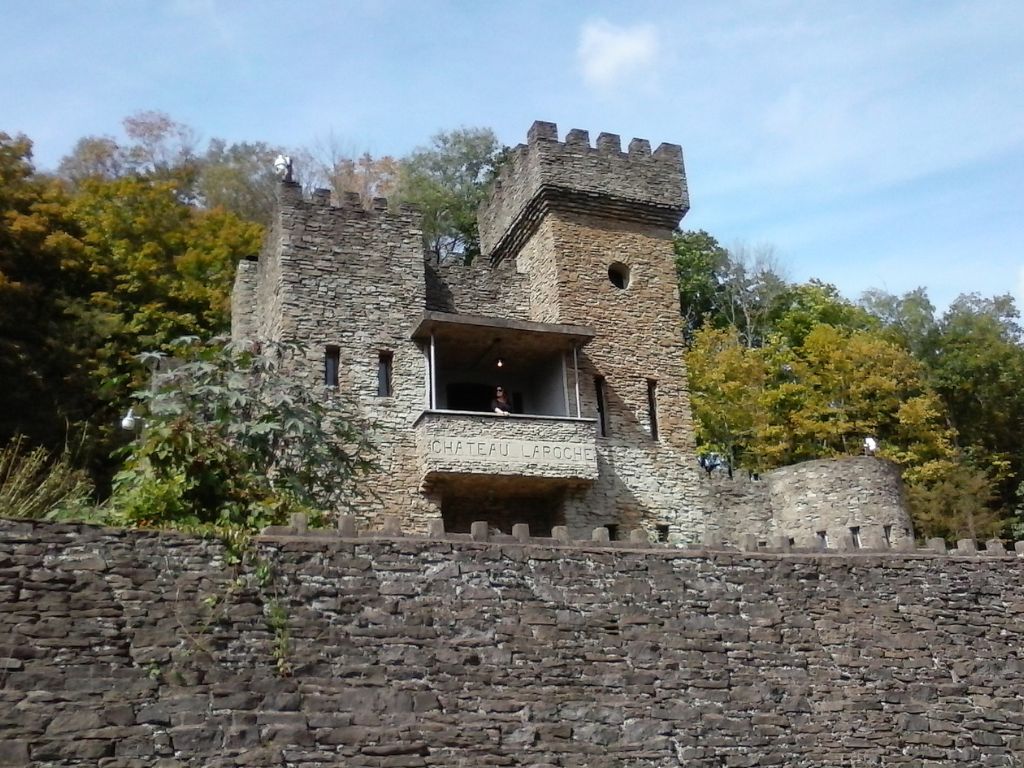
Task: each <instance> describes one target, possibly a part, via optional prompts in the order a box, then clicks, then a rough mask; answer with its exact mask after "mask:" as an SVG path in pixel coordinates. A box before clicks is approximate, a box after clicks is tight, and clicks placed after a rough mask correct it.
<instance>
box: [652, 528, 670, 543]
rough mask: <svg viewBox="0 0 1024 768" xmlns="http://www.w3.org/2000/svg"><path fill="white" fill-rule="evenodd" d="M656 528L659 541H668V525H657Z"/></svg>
mask: <svg viewBox="0 0 1024 768" xmlns="http://www.w3.org/2000/svg"><path fill="white" fill-rule="evenodd" d="M655 530H656V531H657V532H658V541H668V532H669V529H668V526H667V525H657V526H655Z"/></svg>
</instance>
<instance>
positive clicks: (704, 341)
mask: <svg viewBox="0 0 1024 768" xmlns="http://www.w3.org/2000/svg"><path fill="white" fill-rule="evenodd" d="M686 365H687V372H688V374H689V381H690V399H691V405H692V407H693V411H694V414H695V415H696V417H697V419H696V422H697V423H696V426H697V440H698V443H699V445H700V450H701V453H702V454H707V453H716V454H719V455H721V456H724V457H726V458H727V459H728V460H729V462H730V465H731V466H733V467H741V466H742V467H745V468H747V469H750V470H753V471H761V470H762V469H765V468H766V466H765V461H764V457H763V456H762V452H761V446H762V442H761V441H762V436H763V435H764V434H765V433H766V431H767V430H768V428H769V422H768V411H767V408H766V396H765V388H766V386H767V385H768V380H769V375H768V361H767V359H766V355H765V352H764V350H761V349H751V348H749V347H747V346H746V345H745V344H743V343H741V341H740V339H739V336H738V335H737V334H736V331H735V330H734V329H732V328H712V327H710V326H705V327H703V328H701V329H700V330H698V331H697V332H696V334H695V335H694V338H693V342H692V344H691V345H690V349H689V351H688V352H687V355H686Z"/></svg>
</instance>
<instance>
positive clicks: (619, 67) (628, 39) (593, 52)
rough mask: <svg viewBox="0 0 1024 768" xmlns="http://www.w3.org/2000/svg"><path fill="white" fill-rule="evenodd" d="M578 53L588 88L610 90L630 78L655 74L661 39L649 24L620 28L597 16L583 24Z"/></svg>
mask: <svg viewBox="0 0 1024 768" xmlns="http://www.w3.org/2000/svg"><path fill="white" fill-rule="evenodd" d="M576 56H577V58H578V60H579V63H580V68H581V69H582V71H583V81H584V82H585V83H586V84H587V85H588V86H589V87H591V88H594V89H596V90H611V89H614V88H615V87H616V86H618V85H620V84H622V83H624V82H625V81H626V80H627V79H629V78H633V77H642V78H650V77H653V69H654V63H655V61H656V60H657V56H658V38H657V34H656V33H655V30H654V27H653V26H652V25H650V24H639V25H636V26H632V27H617V26H615V25H614V24H611V23H610V22H608V21H605V20H604V19H595V20H592V21H588V22H586V23H585V24H584V25H583V29H582V30H581V31H580V42H579V46H578V47H577V49H576Z"/></svg>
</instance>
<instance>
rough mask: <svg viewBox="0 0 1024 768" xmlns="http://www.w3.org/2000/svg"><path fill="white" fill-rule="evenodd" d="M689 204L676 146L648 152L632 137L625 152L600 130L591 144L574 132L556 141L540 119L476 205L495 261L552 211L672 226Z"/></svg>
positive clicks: (482, 237) (550, 125) (616, 138)
mask: <svg viewBox="0 0 1024 768" xmlns="http://www.w3.org/2000/svg"><path fill="white" fill-rule="evenodd" d="M689 207H690V202H689V195H688V193H687V189H686V175H685V172H684V170H683V152H682V149H681V148H680V147H679V145H678V144H661V145H660V146H658V148H657V149H655V150H654V151H653V152H652V151H651V145H650V142H648V141H647V140H646V139H633V140H632V141H630V142H629V145H628V147H627V149H626V151H623V149H622V142H621V139H620V138H619V136H618V135H616V134H613V133H601V134H599V135H598V137H597V141H596V143H595V145H593V146H592V145H591V142H590V134H589V133H588V132H587V131H583V130H579V129H574V130H571V131H569V133H568V134H566V137H565V141H559V140H558V128H557V126H556V125H555V124H554V123H547V122H541V121H537V122H535V123H534V124H533V127H532V128H530V131H529V133H528V135H527V143H526V144H520V145H519V146H517V147H516V148H515V149H514V150H512V152H511V153H510V156H509V158H508V161H507V163H506V165H505V166H504V167H503V168H502V170H501V172H500V173H499V175H498V178H497V179H496V180H495V184H494V190H493V192H492V194H491V197H490V199H489V200H488V201H486V202H485V203H484V204H483V205H482V206H481V207H480V210H479V212H478V222H479V225H480V244H481V248H482V251H483V253H485V254H487V255H488V256H490V258H491V260H492V261H494V262H497V261H500V260H501V259H503V258H505V257H506V256H507V255H509V254H514V253H515V252H516V251H517V250H518V249H519V247H521V246H522V244H523V243H524V242H526V240H527V239H528V238H529V237H530V235H531V234H532V232H533V231H534V230H535V229H536V227H537V225H538V223H539V222H540V219H541V217H542V216H543V214H544V213H545V212H546V211H548V210H551V209H559V210H569V211H576V212H579V213H583V214H588V215H597V216H606V217H609V218H614V219H621V220H623V221H629V222H633V223H640V224H650V225H653V226H657V227H664V228H666V229H672V228H674V227H675V226H676V225H677V224H678V223H679V220H680V219H681V218H682V217H683V215H684V214H685V213H686V211H687V210H688V209H689Z"/></svg>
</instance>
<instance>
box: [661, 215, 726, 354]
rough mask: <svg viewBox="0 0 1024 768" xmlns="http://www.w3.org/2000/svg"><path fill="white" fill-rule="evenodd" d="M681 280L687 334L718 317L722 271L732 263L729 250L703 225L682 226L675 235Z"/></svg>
mask: <svg viewBox="0 0 1024 768" xmlns="http://www.w3.org/2000/svg"><path fill="white" fill-rule="evenodd" d="M672 246H673V248H674V249H675V254H676V279H677V281H678V283H679V309H680V312H681V313H682V315H683V322H684V324H685V326H686V332H687V334H688V335H692V334H693V333H694V332H695V331H697V330H698V329H699V328H701V327H702V326H703V325H704V324H705V323H706V322H708V321H709V320H712V322H714V320H713V318H715V315H716V313H717V310H718V307H719V302H720V301H721V297H720V295H719V294H720V290H721V288H720V284H719V281H720V279H721V275H722V273H723V272H724V270H725V269H726V266H727V264H728V263H729V252H728V251H727V250H726V249H725V248H723V247H722V246H721V245H720V244H719V243H718V241H717V240H716V239H715V238H714V237H712V236H711V235H709V234H708V233H707V232H705V231H704V230H703V229H701V230H697V231H690V230H683V231H680V232H676V233H675V234H674V235H673V236H672Z"/></svg>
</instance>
